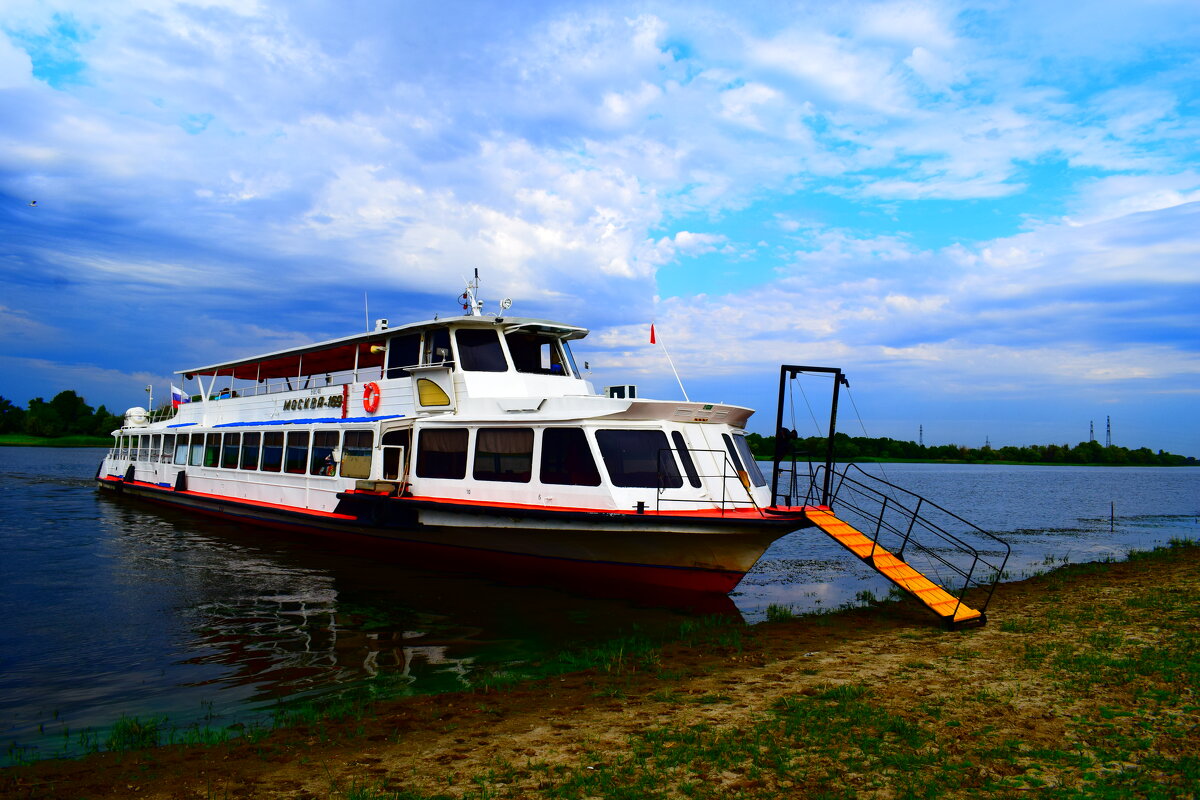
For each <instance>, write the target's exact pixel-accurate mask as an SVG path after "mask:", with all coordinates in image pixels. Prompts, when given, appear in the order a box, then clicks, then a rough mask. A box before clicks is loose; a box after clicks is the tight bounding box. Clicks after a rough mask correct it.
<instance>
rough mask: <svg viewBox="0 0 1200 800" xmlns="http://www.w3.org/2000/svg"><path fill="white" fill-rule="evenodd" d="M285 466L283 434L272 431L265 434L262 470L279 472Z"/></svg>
mask: <svg viewBox="0 0 1200 800" xmlns="http://www.w3.org/2000/svg"><path fill="white" fill-rule="evenodd" d="M282 468H283V434H282V433H279V432H276V431H272V432H269V433H264V434H263V443H262V471H263V472H279V470H281V469H282Z"/></svg>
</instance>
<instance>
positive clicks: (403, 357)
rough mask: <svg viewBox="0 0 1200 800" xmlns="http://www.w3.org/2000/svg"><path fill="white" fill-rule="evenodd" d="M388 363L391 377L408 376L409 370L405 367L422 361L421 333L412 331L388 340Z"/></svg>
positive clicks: (388, 372)
mask: <svg viewBox="0 0 1200 800" xmlns="http://www.w3.org/2000/svg"><path fill="white" fill-rule="evenodd" d="M387 363H388V366H387V376H388V377H389V378H406V377H408V370H406V369H405V367H412V366H416V365H417V364H420V363H421V334H419V333H410V334H407V335H405V336H393V337H392V338H391V340H390V341H389V342H388V360H387Z"/></svg>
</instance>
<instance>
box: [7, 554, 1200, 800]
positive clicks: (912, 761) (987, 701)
mask: <svg viewBox="0 0 1200 800" xmlns="http://www.w3.org/2000/svg"><path fill="white" fill-rule="evenodd" d="M1198 610H1200V547H1194V546H1187V547H1177V548H1173V549H1171V550H1169V551H1165V552H1162V553H1156V554H1153V555H1149V556H1143V557H1139V558H1136V559H1133V560H1131V561H1127V562H1121V563H1115V564H1097V565H1082V566H1079V567H1069V568H1066V569H1063V570H1059V571H1057V572H1054V573H1050V574H1048V575H1044V576H1040V577H1037V578H1032V579H1029V580H1025V581H1021V582H1017V583H1011V584H1005V585H1002V586H1001V587H1000V588H999V589H998V590H997V594H996V596H995V598H994V599H993V601H992V606H991V608H990V611H989V616H990V622H989V624H988V625H987V626H986V627H983V628H977V629H971V630H966V631H960V632H952V633H951V632H946V631H944V630H942V629H941V628H940V627H938V626H937V624H936V621H935V620H934V619H933V618H932V617H931V616H929V615H928V614H927V613H925V612H924V611H923V610H922V609H920V608H918V607H917V606H916V605H915V604H912V603H908V602H904V603H896V604H888V605H884V606H879V607H875V608H871V609H859V610H854V611H850V612H844V613H838V614H831V615H825V616H820V617H807V618H797V619H793V620H788V621H783V622H774V623H766V624H762V625H758V626H755V627H752V628H743V629H738V630H730V629H724V630H714V631H713V632H711V634H710V635H708V638H707V639H702V640H693V642H692V643H691V644H672V645H669V646H667V647H666V648H665V649H663V650H661V652H657V651H656V652H653V653H649V654H646V653H641V654H637V655H636V656H635V655H633V654H631V655H630V657H629V658H628V659H627V660H626V659H617V660H614V661H612V662H610V663H609V664H608V665H607V666H606V667H605V668H603V669H598V670H594V671H591V672H587V673H573V674H570V675H565V676H555V677H552V678H548V679H544V680H539V681H536V682H532V683H528V684H521V685H518V686H516V687H513V688H510V689H507V690H500V691H495V690H493V691H489V692H477V693H465V694H455V695H442V696H437V697H425V698H415V699H408V700H401V701H392V702H385V703H379V704H377V705H376V706H375V707H374V708H373V709H372V710H371V713H368V714H366V715H364V716H361V717H360V718H356V719H348V720H341V721H323V722H316V723H313V724H310V725H306V726H299V727H295V728H291V729H286V730H280V731H276V732H274V733H272V734H271V735H269V736H268V737H266V738H265V739H262V740H261V741H258V742H255V743H249V742H245V741H234V742H231V743H227V744H220V745H214V746H210V747H201V748H190V749H189V748H156V749H151V750H141V751H133V752H125V753H105V754H101V755H97V756H92V757H88V758H84V759H81V760H78V761H62V762H45V763H40V764H34V765H30V766H24V767H15V768H10V769H7V770H4V771H3V772H2V773H0V795H2V796H3V797H88V798H116V797H122V798H125V797H148V798H193V797H194V798H224V797H271V798H275V797H278V798H285V797H286V798H303V797H311V798H325V797H346V798H359V799H360V800H366V799H367V798H384V797H396V798H431V797H455V798H457V797H480V798H482V797H581V798H582V797H687V796H694V797H734V796H737V797H880V798H883V797H902V796H929V797H969V796H977V795H979V794H980V793H981V792H982V793H989V794H992V795H996V796H1014V797H1015V796H1022V797H1027V796H1029V792H1030V791H1042V792H1045V791H1047V790H1053V794H1054V795H1055V796H1064V797H1068V796H1078V797H1089V796H1098V795H1103V796H1113V797H1120V796H1129V797H1142V796H1147V794H1146V793H1147V792H1150V793H1153V792H1152V791H1151V790H1154V791H1156V792H1157V795H1156V796H1159V797H1195V796H1196V793H1197V791H1198V790H1200V757H1198V754H1200V701H1198V699H1197V696H1196V692H1197V690H1198V689H1200V623H1198V622H1197V618H1196V617H1195V614H1196V612H1197V611H1198Z"/></svg>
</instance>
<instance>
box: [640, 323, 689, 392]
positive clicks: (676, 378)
mask: <svg viewBox="0 0 1200 800" xmlns="http://www.w3.org/2000/svg"><path fill="white" fill-rule="evenodd" d="M656 338H657V337H655V335H654V323H651V324H650V344H654V343H655V340H656ZM658 344H660V345H662V349H663V355H665V356H666V357H667V363H668V364H670V365H671V372H673V373H675V382H676V383H678V384H679V391H681V392H683V399H684V400H686V401H688V402H689V403H690V402H692V398H690V397H688V393H687V389H685V388H683V381H681V380H679V370H677V369H675V362H674V361H672V360H671V354H670V353H669V352H667V343H666V342H658Z"/></svg>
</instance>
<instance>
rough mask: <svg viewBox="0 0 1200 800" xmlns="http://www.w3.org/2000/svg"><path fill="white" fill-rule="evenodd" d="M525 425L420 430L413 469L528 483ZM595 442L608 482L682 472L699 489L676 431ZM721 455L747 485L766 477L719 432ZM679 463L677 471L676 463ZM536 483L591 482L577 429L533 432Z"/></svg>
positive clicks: (675, 484) (739, 441) (675, 482)
mask: <svg viewBox="0 0 1200 800" xmlns="http://www.w3.org/2000/svg"><path fill="white" fill-rule="evenodd" d="M534 434H535V431H534V429H533V428H480V429H478V430H476V431H475V443H474V447H471V446H470V438H471V430H470V429H469V428H433V429H430V430H426V431H423V432H422V433H421V436H420V439H419V441H418V443H417V463H416V474H417V477H420V478H447V479H451V480H460V479H463V478H465V477H466V475H467V466H468V456H470V455H472V454H473V458H471V459H470V466H471V477H473V478H474V479H475V480H481V481H507V482H512V483H528V482H529V481H530V480H531V479H532V477H533V463H534V460H533V453H534V440H535V435H534ZM595 437H596V446H597V449H598V450H599V451H600V457H601V458H602V459H603V461H604V467H605V469H606V470H607V471H608V477H609V480H610V481H611V482H612V484H613V485H614V486H621V487H630V488H664V489H678V488H679V487H681V486H683V481H684V478H685V477H686V479H687V481H688V483H689V484H690V485H691V486H692V487H693V488H700V485H701V480H700V479H701V475H700V474H699V473H698V472H697V470H696V463H695V460H694V459H693V457H692V452H691V450H689V448H688V446H687V442H686V441H684V438H683V434H681V433H680V432H679V431H672V432H671V438H670V440H669V441H668V439H667V435H666V433H664V432H663V431H661V430H653V429H639V430H628V429H622V430H608V429H600V430H597V431H595ZM722 437H723V438H724V440H725V446H726V449H727V451H728V454H729V459H730V461H731V462H732V464H733V467H734V469H735V470H736V471H737V472H743V471H744V472H745V474H746V476H747V479H748V480H750V481H751V482H752V483H753V484H754V485H755V486H765V485H766V479H765V478H764V477H763V475H762V472H761V471H760V470H759V468H758V465H757V464H756V463H755V462H754V457H753V456H752V455H751V453H750V448H749V446H748V445H747V444H746V440H745V437H744V436H732V437H731V436H730V435H729V434H722ZM681 468H682V469H681ZM538 477H539V479H540V480H541V482H542V483H548V484H566V485H571V486H599V485H600V472H599V470H598V469H597V466H596V460H595V458H594V457H593V455H592V449H591V447H590V446H589V444H588V438H587V434H586V432H585V431H584V430H583V429H582V428H545V429H544V430H542V431H541V462H540V471H539V475H538Z"/></svg>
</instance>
